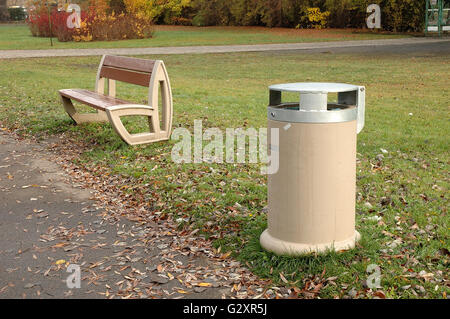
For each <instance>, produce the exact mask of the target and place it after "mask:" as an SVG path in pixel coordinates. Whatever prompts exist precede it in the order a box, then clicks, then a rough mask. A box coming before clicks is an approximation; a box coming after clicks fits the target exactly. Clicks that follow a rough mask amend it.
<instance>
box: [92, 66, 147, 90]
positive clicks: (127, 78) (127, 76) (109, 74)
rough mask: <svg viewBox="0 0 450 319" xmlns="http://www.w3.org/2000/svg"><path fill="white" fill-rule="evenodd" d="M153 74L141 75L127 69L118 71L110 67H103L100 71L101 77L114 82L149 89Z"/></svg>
mask: <svg viewBox="0 0 450 319" xmlns="http://www.w3.org/2000/svg"><path fill="white" fill-rule="evenodd" d="M150 76H151V73H139V72H135V71H129V70H126V69H117V68H113V67H109V66H103V67H102V69H101V71H100V77H102V78H108V79H112V80H117V81H122V82H127V83H132V84H136V85H142V86H146V87H148V86H149V85H150Z"/></svg>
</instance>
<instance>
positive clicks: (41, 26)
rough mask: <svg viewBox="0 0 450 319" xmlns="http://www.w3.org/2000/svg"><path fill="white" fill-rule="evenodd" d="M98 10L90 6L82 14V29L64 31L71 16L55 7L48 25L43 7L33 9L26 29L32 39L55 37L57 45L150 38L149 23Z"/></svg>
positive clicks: (151, 30) (151, 28) (140, 19)
mask: <svg viewBox="0 0 450 319" xmlns="http://www.w3.org/2000/svg"><path fill="white" fill-rule="evenodd" d="M92 1H93V0H92ZM100 8H101V7H98V6H97V7H96V6H93V5H92V6H89V7H88V9H87V10H85V11H82V12H81V28H78V29H75V28H68V27H67V18H68V17H69V16H70V15H71V13H69V12H65V11H58V9H57V8H56V7H54V8H52V10H51V12H50V19H51V21H49V12H48V9H47V7H46V6H40V7H34V10H30V14H29V18H28V25H29V27H30V30H31V33H32V34H33V36H38V37H49V36H54V37H57V38H58V40H59V41H95V40H98V41H102V40H122V39H142V38H150V37H151V36H152V32H153V25H152V23H151V21H148V20H146V19H144V18H142V17H137V16H135V15H132V14H125V13H121V14H118V15H116V14H114V12H113V13H111V14H107V13H106V10H105V9H102V10H100ZM50 22H51V23H50ZM50 24H51V30H50Z"/></svg>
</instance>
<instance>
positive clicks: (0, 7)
mask: <svg viewBox="0 0 450 319" xmlns="http://www.w3.org/2000/svg"><path fill="white" fill-rule="evenodd" d="M8 16H9V14H8V7H7V6H6V0H0V21H5V20H7V19H8Z"/></svg>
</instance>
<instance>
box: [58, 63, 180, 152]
mask: <svg viewBox="0 0 450 319" xmlns="http://www.w3.org/2000/svg"><path fill="white" fill-rule="evenodd" d="M105 79H108V94H107V95H105V94H104V93H105ZM116 80H117V81H121V82H127V83H131V84H136V85H141V86H145V87H148V105H142V104H135V103H133V102H129V101H125V100H121V99H118V98H116ZM159 88H161V101H162V110H161V117H162V119H161V125H160V119H159V112H158V91H159ZM59 94H60V95H61V98H62V102H63V105H64V109H65V110H66V112H67V113H68V114H69V116H70V117H71V118H72V119H73V120H74V121H75V123H77V124H79V123H85V122H100V121H109V122H110V123H111V125H112V126H113V127H114V130H115V131H116V132H117V134H119V136H120V137H121V138H122V139H123V140H124V141H125V142H126V143H128V144H130V145H136V144H144V143H151V142H156V141H162V140H167V139H169V137H170V131H171V128H172V112H173V110H172V91H171V88H170V82H169V77H168V75H167V71H166V68H165V66H164V63H163V61H161V60H145V59H137V58H130V57H122V56H113V55H104V56H103V57H102V59H101V61H100V65H99V67H98V71H97V78H96V81H95V91H89V90H84V89H64V90H60V91H59ZM72 100H75V101H77V102H80V103H82V104H85V105H88V106H91V107H93V108H95V109H96V110H97V112H96V113H78V112H77V111H76V109H75V107H74V105H73V104H72ZM128 115H138V116H147V117H148V123H149V131H148V132H145V133H137V134H130V133H129V132H128V130H127V129H126V128H125V126H124V125H123V123H122V121H121V119H120V117H121V116H128Z"/></svg>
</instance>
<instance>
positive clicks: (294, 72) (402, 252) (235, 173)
mask: <svg viewBox="0 0 450 319" xmlns="http://www.w3.org/2000/svg"><path fill="white" fill-rule="evenodd" d="M148 58H155V57H152V56H149V57H148ZM157 58H158V59H163V60H164V61H165V64H166V66H167V69H168V72H169V76H170V78H171V82H172V83H171V84H172V89H173V97H174V127H178V126H182V127H187V128H188V129H190V130H192V127H193V123H194V119H202V120H203V127H204V128H207V127H219V128H221V129H222V130H225V128H227V127H234V128H238V127H255V128H259V127H265V126H266V105H267V103H268V90H267V86H268V85H270V84H274V83H283V82H296V81H324V80H326V81H332V82H346V83H352V84H359V85H365V86H366V89H367V91H366V126H365V128H364V130H363V131H362V132H361V133H360V134H359V136H358V159H359V161H358V166H357V194H356V196H357V207H356V210H357V216H356V219H357V230H358V231H359V232H360V233H361V235H362V239H361V241H360V242H359V243H358V245H357V247H356V248H355V249H353V250H350V251H346V252H338V253H329V254H326V255H306V256H302V257H297V258H294V257H278V256H275V255H273V254H271V253H268V252H265V251H264V250H262V249H261V247H260V245H259V241H258V238H259V235H260V234H261V232H262V231H263V230H264V229H265V228H266V226H267V225H266V216H265V214H264V213H262V212H263V208H264V207H265V206H266V205H267V194H266V192H267V188H266V178H265V177H264V176H262V175H260V174H259V165H258V164H208V163H202V164H175V163H173V162H172V160H171V158H170V153H171V149H172V147H173V145H174V143H175V142H174V141H170V142H160V143H155V144H151V145H146V146H137V147H130V146H127V145H125V144H124V143H123V142H122V141H121V140H120V139H119V137H118V136H117V135H116V134H115V133H114V132H113V130H112V128H111V126H110V125H109V124H86V125H79V126H75V125H73V124H72V122H71V121H70V119H69V117H68V116H67V115H66V114H65V113H64V111H63V108H62V106H61V105H60V100H59V97H58V94H57V90H58V89H62V88H69V87H80V88H92V87H93V86H94V81H95V79H94V78H95V73H96V68H97V64H98V62H99V58H98V57H86V58H84V57H83V58H58V59H44V58H43V59H28V60H19V59H17V60H8V61H1V60H0V71H1V72H2V73H3V74H8V76H3V77H1V78H0V124H1V125H3V127H4V128H5V129H6V128H8V129H16V130H17V131H18V132H19V133H20V134H23V135H25V136H36V137H39V138H46V137H48V136H59V135H61V134H63V133H64V134H65V139H70V140H72V141H74V142H76V143H79V144H80V145H84V148H82V150H83V151H82V156H81V157H79V158H78V160H77V164H79V165H81V166H84V167H85V168H86V169H90V170H92V171H93V172H95V171H96V168H97V167H98V166H102V167H104V168H105V169H106V170H107V171H110V172H111V173H112V174H115V175H117V176H122V177H123V178H124V180H125V178H126V180H127V181H128V182H127V183H129V185H128V186H129V187H128V189H127V190H124V191H126V192H129V193H130V195H131V196H132V198H133V197H134V198H137V199H138V200H140V201H147V202H148V206H149V207H155V209H156V210H158V211H161V212H162V213H163V214H166V215H167V216H171V217H172V218H173V219H174V220H178V221H179V222H180V229H182V228H183V229H190V230H194V229H199V230H200V232H198V234H202V235H203V236H209V237H210V238H211V240H214V244H215V247H216V248H218V247H221V249H222V251H226V250H228V251H232V252H233V256H234V257H235V258H237V259H238V260H240V261H242V262H244V263H246V264H247V265H248V266H249V267H250V269H252V271H254V272H255V273H256V274H257V275H259V276H261V277H263V278H271V279H272V280H273V281H274V282H275V283H278V284H283V285H284V284H285V283H284V282H283V281H282V278H281V276H280V274H282V275H283V278H285V279H286V281H287V282H288V283H286V285H287V286H289V287H292V286H293V287H299V288H300V289H302V288H303V287H304V282H305V280H307V279H308V278H314V276H316V278H318V277H320V276H321V274H322V273H323V276H324V277H325V278H329V277H336V278H334V279H333V280H331V279H330V282H329V284H328V285H326V287H325V288H323V289H321V290H320V293H319V295H318V296H320V297H322V298H333V297H341V298H342V297H345V296H347V295H348V294H349V293H350V294H351V295H354V296H356V295H357V296H358V297H362V298H371V297H373V293H371V292H370V291H368V290H367V289H366V288H364V283H363V281H364V280H365V279H367V276H368V273H366V267H367V266H368V265H369V264H373V263H374V264H377V265H379V266H380V267H381V275H382V277H381V286H382V288H381V289H380V290H381V291H382V292H383V293H384V295H385V296H386V297H390V298H425V297H427V298H430V297H433V298H445V297H446V295H447V294H448V293H449V276H448V275H449V273H448V266H449V264H448V263H449V250H450V239H449V233H450V232H449V227H450V225H449V216H448V171H449V143H448V141H449V140H448V136H449V133H450V131H449V125H448V114H449V113H448V111H449V106H450V105H449V98H448V97H449V96H450V88H449V86H448V83H447V81H442V79H446V78H447V77H448V74H449V73H450V63H449V62H450V58H449V57H448V56H433V55H430V54H421V56H414V54H410V55H407V54H406V55H405V54H402V55H387V54H385V55H382V56H379V55H370V54H369V55H367V54H366V55H356V54H355V55H349V54H333V55H330V54H316V55H307V54H293V53H284V54H281V55H280V54H274V53H239V54H237V53H236V54H229V53H227V54H208V55H169V56H158V57H157ZM118 96H119V97H123V98H125V99H130V100H133V101H136V102H144V100H145V92H144V90H143V89H141V88H137V87H132V86H128V85H122V86H120V84H119V87H118ZM127 125H128V126H130V127H134V128H136V127H138V126H140V125H141V122H139V121H137V120H133V119H129V120H128V124H127ZM381 148H383V149H385V150H387V151H388V153H387V154H384V159H383V160H382V161H381V162H379V161H378V160H376V159H375V158H376V156H377V155H378V154H380V153H382V152H381V150H380V149H381ZM102 172H104V170H102ZM102 174H103V173H102ZM149 189H151V194H150V193H149ZM367 203H370V205H368V204H367ZM149 213H150V212H149ZM374 216H376V217H379V218H380V220H379V221H376V220H373V217H374ZM332 283H334V284H332ZM353 288H354V289H353ZM377 295H378V296H382V295H381V293H377Z"/></svg>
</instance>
